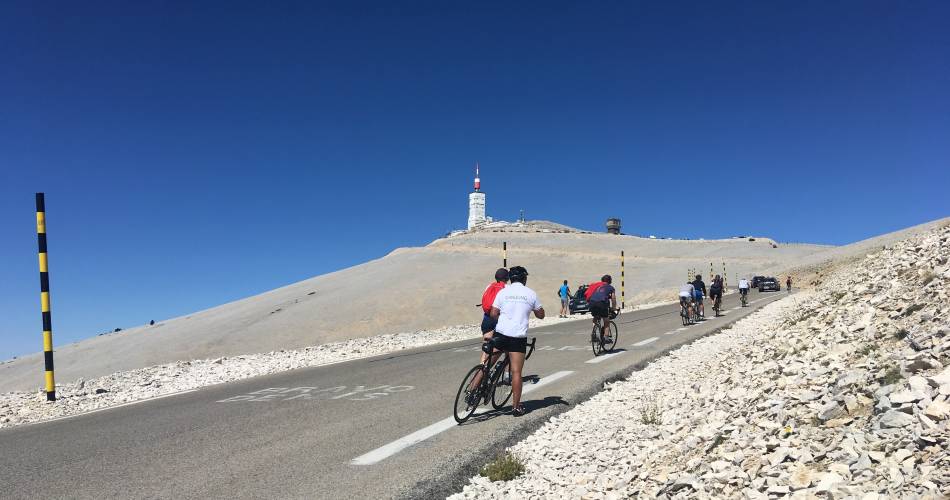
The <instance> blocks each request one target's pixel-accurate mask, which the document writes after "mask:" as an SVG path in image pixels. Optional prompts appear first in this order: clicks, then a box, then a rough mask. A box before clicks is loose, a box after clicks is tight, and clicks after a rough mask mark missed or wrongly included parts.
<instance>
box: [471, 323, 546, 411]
mask: <svg viewBox="0 0 950 500" xmlns="http://www.w3.org/2000/svg"><path fill="white" fill-rule="evenodd" d="M493 340H494V339H489V340H486V341H485V343H483V344H482V352H484V353H489V351H491V353H490V354H489V355H488V359H486V360H485V362H484V363H482V380H481V381H480V382H479V383H478V388H477V390H478V391H479V392H480V393H481V396H482V397H484V396H485V395H486V393H487V392H488V391H489V390H490V389H491V385H492V384H494V383H495V382H496V381H497V380H498V377H500V376H501V373H499V372H503V371H504V370H505V368H507V367H508V366H509V360H508V351H502V350H500V349H498V348H496V347H495V342H493ZM537 341H538V338H537V337H532V338H531V342H530V343H528V351H527V352H526V353H525V356H524V359H525V361H527V360H528V358H530V357H531V354H532V353H533V352H534V345H535V343H536V342H537ZM496 355H499V357H498V360H497V361H495V362H494V363H492V358H494V357H495V356H496Z"/></svg>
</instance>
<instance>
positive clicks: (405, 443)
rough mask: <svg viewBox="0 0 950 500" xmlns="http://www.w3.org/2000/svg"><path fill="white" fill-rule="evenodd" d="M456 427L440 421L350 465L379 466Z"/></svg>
mask: <svg viewBox="0 0 950 500" xmlns="http://www.w3.org/2000/svg"><path fill="white" fill-rule="evenodd" d="M572 373H574V372H573V371H560V372H554V373H552V374H550V375H548V376H547V377H544V378H542V379H541V380H540V381H539V382H538V383H536V384H532V385H529V386H527V387H525V388H524V389H523V390H522V391H521V394H528V393H530V392H533V391H536V390H538V389H540V388H541V387H544V386H545V385H548V384H551V383H554V382H556V381H558V380H560V379H562V378H564V377H566V376H568V375H570V374H572ZM485 411H488V410H484V411H482V412H476V414H477V413H484V412H485ZM456 425H458V424H457V423H456V422H455V418H454V417H449V418H446V419H443V420H439V421H438V422H436V423H434V424H432V425H430V426H428V427H423V428H422V429H419V430H417V431H416V432H413V433H412V434H409V435H407V436H404V437H401V438H399V439H397V440H395V441H393V442H391V443H389V444H387V445H383V446H380V447H379V448H376V449H375V450H373V451H371V452H369V453H366V454H364V455H360V456H358V457H356V458H354V459H353V460H350V464H352V465H373V464H377V463H379V462H381V461H383V460H385V459H387V458H389V457H391V456H393V455H395V454H396V453H399V452H400V451H402V450H404V449H406V448H408V447H410V446H412V445H414V444H417V443H421V442H423V441H425V440H426V439H429V438H430V437H432V436H435V435H436V434H440V433H443V432H445V431H447V430H449V429H451V428H452V427H455V426H456Z"/></svg>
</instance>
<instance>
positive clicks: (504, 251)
mask: <svg viewBox="0 0 950 500" xmlns="http://www.w3.org/2000/svg"><path fill="white" fill-rule="evenodd" d="M501 267H503V268H505V269H508V242H507V241H502V242H501Z"/></svg>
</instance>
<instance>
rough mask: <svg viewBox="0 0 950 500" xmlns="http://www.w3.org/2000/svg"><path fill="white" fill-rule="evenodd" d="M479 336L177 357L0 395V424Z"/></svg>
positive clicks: (464, 332)
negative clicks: (52, 394) (51, 397)
mask: <svg viewBox="0 0 950 500" xmlns="http://www.w3.org/2000/svg"><path fill="white" fill-rule="evenodd" d="M655 305H658V304H642V305H638V306H631V307H628V308H627V310H636V309H642V308H648V307H653V306H655ZM553 313H554V314H553V315H551V314H549V315H548V316H547V317H546V318H545V319H543V320H538V319H536V318H531V323H530V326H531V327H532V328H536V327H539V326H544V325H551V324H555V323H561V322H565V321H571V320H572V319H573V320H578V319H581V318H580V317H578V316H575V317H573V318H558V317H557V311H556V310H555V311H553ZM479 337H480V330H479V328H478V326H477V325H459V326H450V327H445V328H440V329H437V330H424V331H419V332H412V333H399V334H392V335H378V336H375V337H365V338H359V339H352V340H347V341H344V342H333V343H329V344H323V345H319V346H314V347H307V348H304V349H294V350H283V351H273V352H268V353H261V354H248V355H243V356H230V357H221V358H214V359H199V360H191V361H178V362H175V363H168V364H163V365H156V366H150V367H148V368H142V369H139V370H131V371H126V372H119V373H113V374H111V375H107V376H105V377H98V378H95V379H90V380H83V379H79V380H76V381H74V382H71V383H66V384H59V385H57V387H56V393H57V397H58V400H57V401H56V402H48V401H46V393H45V392H44V391H43V390H42V389H38V390H37V392H7V393H3V394H0V428H4V427H12V426H15V425H21V424H28V423H33V422H40V421H44V420H50V419H53V418H59V417H66V416H71V415H77V414H81V413H86V412H90V411H94V410H99V409H103V408H107V407H110V406H116V405H120V404H125V403H130V402H133V401H141V400H144V399H150V398H155V397H159V396H165V395H169V394H174V393H177V392H182V391H187V390H191V389H197V388H200V387H206V386H209V385H214V384H221V383H225V382H232V381H235V380H242V379H246V378H250V377H256V376H260V375H269V374H272V373H278V372H283V371H287V370H294V369H297V368H306V367H312V366H320V365H327V364H331V363H339V362H341V361H348V360H352V359H359V358H366V357H371V356H378V355H380V354H386V353H389V352H394V351H399V350H403V349H413V348H416V347H423V346H429V345H434V344H442V343H447V342H457V341H460V340H476V339H478V338H479ZM42 375H43V372H42V366H39V367H37V379H38V380H39V381H41V380H42Z"/></svg>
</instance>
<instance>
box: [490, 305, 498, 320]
mask: <svg viewBox="0 0 950 500" xmlns="http://www.w3.org/2000/svg"><path fill="white" fill-rule="evenodd" d="M488 315H489V316H491V319H498V316H501V310H500V309H498V308H497V307H495V306H492V308H491V312H490V313H488Z"/></svg>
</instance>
